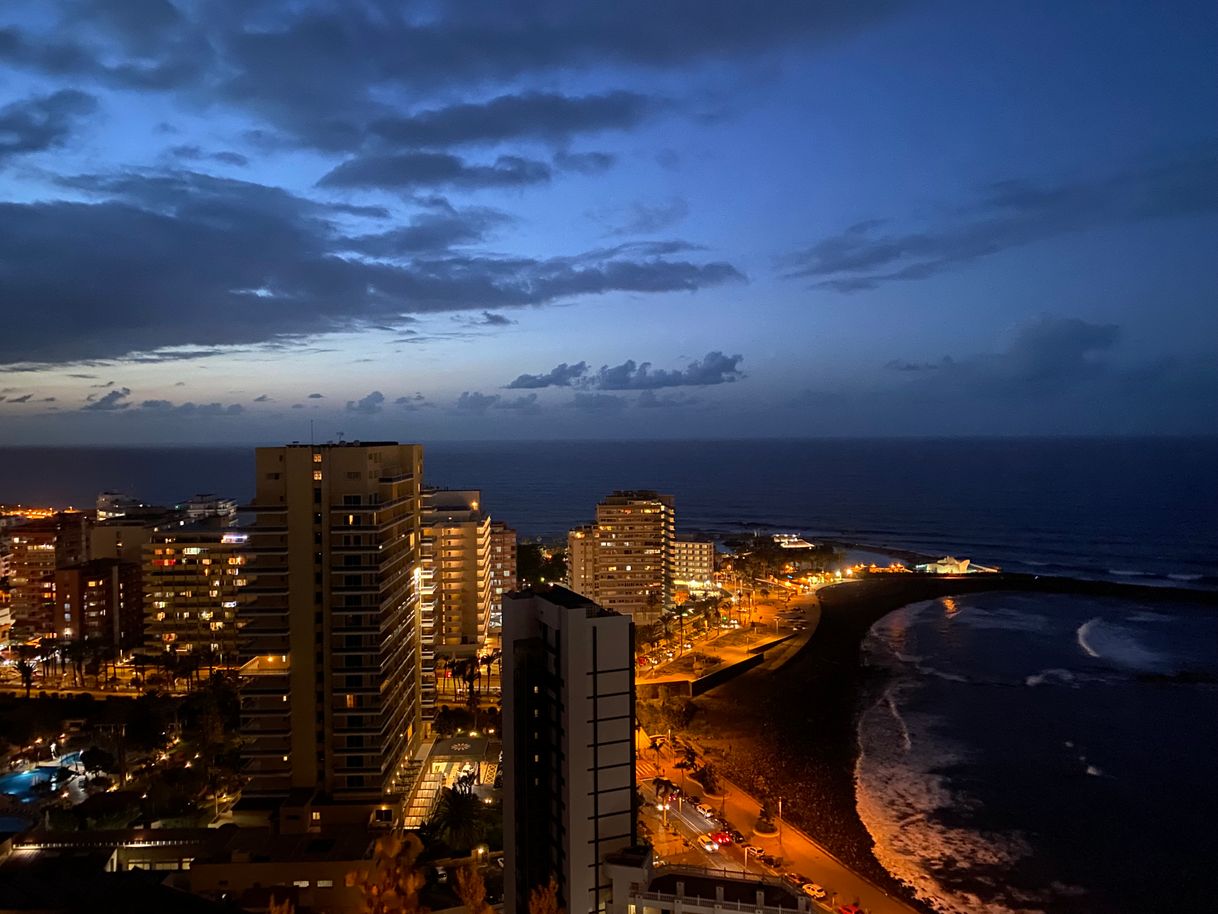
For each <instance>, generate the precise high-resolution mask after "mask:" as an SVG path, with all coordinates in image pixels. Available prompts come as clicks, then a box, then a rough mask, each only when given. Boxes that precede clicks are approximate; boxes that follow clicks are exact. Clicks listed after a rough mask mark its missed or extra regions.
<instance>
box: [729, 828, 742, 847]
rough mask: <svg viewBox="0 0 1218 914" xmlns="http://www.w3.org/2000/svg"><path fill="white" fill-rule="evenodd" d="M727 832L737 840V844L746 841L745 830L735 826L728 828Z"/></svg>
mask: <svg viewBox="0 0 1218 914" xmlns="http://www.w3.org/2000/svg"><path fill="white" fill-rule="evenodd" d="M727 833H728V834H729V835H731V836H732V840H733V841H735V842H736V843H737V844H743V843H744V833H743V832H741V831H737V830H736V829H734V828H729V829H728V830H727Z"/></svg>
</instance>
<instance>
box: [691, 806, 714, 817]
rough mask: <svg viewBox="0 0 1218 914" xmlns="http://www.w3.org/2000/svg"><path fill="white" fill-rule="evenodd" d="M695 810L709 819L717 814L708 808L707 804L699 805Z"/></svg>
mask: <svg viewBox="0 0 1218 914" xmlns="http://www.w3.org/2000/svg"><path fill="white" fill-rule="evenodd" d="M694 809H696V810H698V812H700V813H702V815H704V816H706V818H708V819H709V818H711V817H712V816H714V814H715V811H714V810H713V809H711V808H710V807H709V806H707V805H706V804H705V803H699V804H698V805H697V806H695V807H694Z"/></svg>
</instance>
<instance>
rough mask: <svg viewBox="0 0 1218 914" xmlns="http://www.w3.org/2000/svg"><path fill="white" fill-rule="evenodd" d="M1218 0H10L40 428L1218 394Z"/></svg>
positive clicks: (654, 424)
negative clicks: (27, 0) (31, 0)
mask: <svg viewBox="0 0 1218 914" xmlns="http://www.w3.org/2000/svg"><path fill="white" fill-rule="evenodd" d="M1216 59H1218V6H1215V5H1214V4H1213V3H1212V2H1192V0H1181V2H1178V3H1172V4H1163V3H1158V2H1112V0H1106V2H1100V0H1097V2H1082V0H1046V2H1038V0H1029V2H1023V3H1017V4H995V3H981V4H978V3H975V2H963V0H962V2H928V3H910V2H902V0H875V2H867V3H857V2H850V0H826V2H812V0H795V2H785V0H771V2H767V3H765V4H751V3H739V2H734V0H615V2H614V3H608V4H604V3H597V4H593V3H570V2H562V0H554V2H527V3H526V2H510V0H470V2H466V0H459V2H443V3H435V2H430V3H410V2H402V0H336V2H332V3H326V2H301V0H292V2H285V0H111V2H103V0H56V2H52V0H47V2H43V3H38V4H4V5H0V443H5V444H14V445H42V444H145V443H149V444H151V443H183V444H187V443H204V442H205V443H248V442H268V443H273V442H278V441H284V440H306V439H307V438H313V439H315V440H328V439H333V438H336V437H338V436H340V435H341V436H344V437H346V438H348V439H356V438H362V439H373V438H392V439H400V440H424V441H425V440H445V439H449V440H459V439H491V440H493V439H504V438H513V439H545V438H616V439H621V438H690V439H695V438H715V437H733V438H735V437H745V438H747V437H759V438H760V437H773V436H783V437H802V436H808V437H817V436H839V435H841V436H907V435H908V436H913V435H948V436H954V435H960V436H965V435H1163V434H1214V433H1218V308H1216V307H1215V306H1216V304H1218V267H1216V265H1215V259H1216V256H1215V255H1216V254H1218V119H1216V117H1215V115H1216V114H1218V79H1215V78H1214V70H1215V61H1216Z"/></svg>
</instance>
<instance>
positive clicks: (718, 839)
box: [711, 831, 732, 847]
mask: <svg viewBox="0 0 1218 914" xmlns="http://www.w3.org/2000/svg"><path fill="white" fill-rule="evenodd" d="M711 840H712V841H714V842H715V843H716V844H718V845H719V846H720V847H727V845H729V844H731V843H732V836H731V835H729V834H728V833H727V832H725V831H717V832H712V833H711Z"/></svg>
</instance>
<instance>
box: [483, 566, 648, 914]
mask: <svg viewBox="0 0 1218 914" xmlns="http://www.w3.org/2000/svg"><path fill="white" fill-rule="evenodd" d="M633 642H634V632H633V626H632V623H631V620H630V617H629V616H625V615H621V614H619V613H616V612H613V611H612V610H608V609H602V608H601V607H600V606H598V605H596V604H595V603H593V602H592V601H591V600H588V599H587V598H585V597H582V596H580V595H579V594H577V593H574V592H572V591H570V590H567V589H566V588H564V587H556V586H555V587H550V588H547V589H545V590H541V591H526V592H523V593H518V594H511V595H508V596H507V597H506V598H505V599H504V607H503V667H504V678H503V681H504V696H503V758H504V799H503V813H504V822H503V831H504V841H505V845H504V846H505V851H506V858H507V860H506V873H505V877H504V908H505V910H506V911H507V914H526V912H527V911H528V896H529V892H530V890H532V889H534V888H536V887H538V886H543V885H546V884H547V883H548V882H549V880H550V877H551V876H552V875H553V876H554V877H555V878H556V879H557V882H558V889H559V904H560V906H561V907H565V908H566V909H567V911H569V912H570V914H589V912H597V911H604V910H605V908H606V907H607V905H608V903H609V896H610V893H611V889H612V877H611V875H610V873H609V871H608V869H607V866H606V860H607V858H609V857H610V856H612V855H614V854H617V853H619V852H621V851H624V850H626V849H628V848H631V847H634V846H635V845H636V843H637V840H636V838H637V831H636V830H637V824H636V809H635V805H636V803H635V791H636V784H635V767H634V663H633V656H634V643H633Z"/></svg>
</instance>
